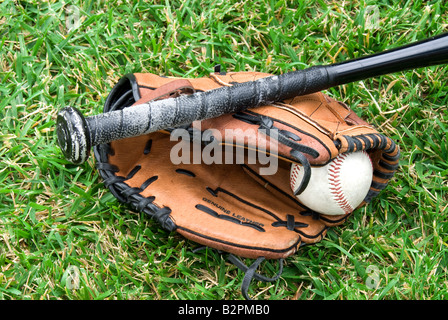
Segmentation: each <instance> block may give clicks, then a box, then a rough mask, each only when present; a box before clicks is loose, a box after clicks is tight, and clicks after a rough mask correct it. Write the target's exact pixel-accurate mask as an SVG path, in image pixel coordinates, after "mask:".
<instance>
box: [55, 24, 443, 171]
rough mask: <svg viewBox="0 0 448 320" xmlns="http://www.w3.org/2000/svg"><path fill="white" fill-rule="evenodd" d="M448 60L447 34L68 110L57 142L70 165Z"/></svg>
mask: <svg viewBox="0 0 448 320" xmlns="http://www.w3.org/2000/svg"><path fill="white" fill-rule="evenodd" d="M446 62H448V33H447V34H442V35H440V36H437V37H433V38H429V39H426V40H424V41H420V42H416V43H413V44H410V45H407V46H404V47H400V48H397V49H392V50H388V51H384V52H381V53H378V54H374V55H371V56H366V57H362V58H358V59H352V60H348V61H346V62H342V63H337V64H333V65H327V66H316V67H311V68H308V69H304V70H299V71H294V72H289V73H285V74H282V75H278V76H271V77H266V78H262V79H259V80H256V81H250V82H244V83H238V84H235V85H233V86H231V87H227V86H224V87H221V88H218V89H214V90H210V91H206V92H200V93H195V94H192V95H185V96H180V97H178V98H171V99H165V100H159V101H154V102H150V103H145V104H140V105H136V106H133V107H131V108H125V109H123V110H117V111H111V112H107V113H103V114H100V115H95V116H91V117H88V118H84V117H83V116H82V114H81V113H80V112H79V111H78V110H76V109H75V108H72V107H66V108H64V109H62V110H61V111H60V112H59V114H58V119H57V136H58V143H59V146H60V148H61V150H62V151H63V153H64V156H65V157H66V158H67V159H68V160H70V161H71V162H73V163H82V162H84V161H85V160H86V159H87V158H88V155H89V152H90V148H91V147H92V146H94V145H98V144H102V143H108V142H111V141H113V140H119V139H123V138H128V137H133V136H139V135H143V134H147V133H150V132H155V131H158V130H161V129H166V128H173V127H177V126H181V125H184V124H189V123H191V122H193V121H195V120H203V119H209V118H214V117H218V116H220V115H223V114H227V113H233V112H238V111H242V110H246V109H248V108H253V107H257V106H260V105H265V104H269V103H272V102H275V101H280V100H284V99H288V98H292V97H294V96H298V95H305V94H310V93H313V92H318V91H321V90H324V89H328V88H331V87H334V86H336V85H341V84H345V83H350V82H354V81H358V80H362V79H367V78H370V77H374V76H379V75H383V74H386V73H392V72H398V71H403V70H407V69H411V68H420V67H425V66H430V65H436V64H442V63H446Z"/></svg>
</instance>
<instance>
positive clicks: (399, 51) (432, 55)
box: [328, 33, 448, 85]
mask: <svg viewBox="0 0 448 320" xmlns="http://www.w3.org/2000/svg"><path fill="white" fill-rule="evenodd" d="M447 62H448V33H444V34H441V35H438V36H436V37H431V38H428V39H425V40H421V41H418V42H414V43H411V44H409V45H406V46H402V47H399V48H395V49H391V50H386V51H383V52H380V53H377V54H373V55H370V56H366V57H361V58H358V59H352V60H348V61H344V62H340V63H336V64H333V65H330V66H328V68H329V70H328V72H329V73H330V74H331V75H332V78H333V83H334V85H341V84H346V83H350V82H355V81H359V80H363V79H368V78H372V77H377V76H380V75H384V74H388V73H394V72H400V71H405V70H409V69H417V68H422V67H428V66H433V65H438V64H445V63H447Z"/></svg>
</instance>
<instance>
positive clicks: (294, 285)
mask: <svg viewBox="0 0 448 320" xmlns="http://www.w3.org/2000/svg"><path fill="white" fill-rule="evenodd" d="M0 12H1V13H0V97H1V99H0V117H1V119H2V121H1V122H0V299H2V300H4V299H14V300H22V299H23V300H24V299H34V300H38V299H44V300H50V299H64V300H70V299H74V300H80V299H86V300H87V299H112V300H114V299H148V300H162V299H163V300H177V299H198V300H199V299H208V300H217V299H228V300H237V299H238V300H239V299H243V297H242V295H241V291H240V286H241V283H242V280H243V277H244V273H243V272H241V271H240V270H239V269H238V268H237V267H236V266H235V265H233V264H232V263H230V262H229V260H228V259H227V255H226V254H225V253H219V252H217V251H214V250H201V251H193V249H195V248H198V247H199V246H198V245H197V244H196V243H193V242H191V241H189V240H186V239H184V238H182V237H181V236H180V235H179V234H177V233H175V232H171V233H170V232H168V231H165V230H164V229H162V228H161V227H160V226H159V225H158V224H157V222H156V221H153V220H151V219H149V218H148V217H147V216H145V215H143V214H139V213H137V212H134V211H132V210H131V209H130V208H129V207H128V206H126V205H123V204H120V203H119V202H118V200H116V199H115V198H114V196H113V195H112V194H111V193H110V192H109V191H108V189H107V188H106V187H105V186H104V185H103V183H102V180H101V178H100V177H99V174H98V172H97V170H96V169H95V159H93V157H91V158H90V159H89V161H88V162H86V163H84V164H82V165H80V166H76V165H72V164H70V163H68V162H67V161H66V160H64V158H63V156H62V154H61V152H60V150H59V148H58V146H57V143H56V139H55V121H56V115H57V112H58V110H60V109H61V108H62V107H64V106H67V105H71V106H75V107H77V108H79V109H80V110H81V111H82V112H83V113H84V114H85V115H94V114H98V113H100V112H102V106H103V104H104V102H105V99H106V97H107V94H108V93H109V91H110V90H111V88H112V87H113V85H114V84H115V83H116V82H117V81H118V79H119V78H120V77H121V76H123V75H124V74H126V73H130V72H151V73H155V74H159V75H166V76H181V77H202V76H207V75H208V74H209V73H210V72H213V67H214V65H216V64H221V65H222V67H223V69H224V70H227V71H262V72H269V73H272V74H281V73H284V72H288V71H292V70H298V69H303V68H306V67H309V66H313V65H318V64H329V63H333V62H338V61H344V60H346V59H349V58H354V57H359V56H362V55H366V54H371V53H375V52H380V51H383V50H386V49H390V48H394V47H396V46H400V45H405V44H408V43H410V42H413V41H416V40H420V39H425V38H428V37H430V36H434V35H438V34H440V33H443V32H446V31H448V13H447V12H448V3H447V2H444V1H419V0H416V1H411V0H409V1H388V0H380V1H369V0H364V1H358V0H357V1H354V0H347V1H343V2H337V1H323V0H303V1H283V0H279V1H247V2H244V1H233V0H226V1H209V0H206V1H196V0H190V1H188V0H187V1H168V0H167V1H131V2H129V3H125V2H122V1H110V2H107V3H106V2H104V1H71V2H69V1H67V2H66V3H64V2H56V1H9V0H0ZM447 80H448V68H447V66H434V67H427V68H424V69H417V70H410V71H407V72H400V73H395V74H390V75H385V76H382V77H377V78H374V79H368V80H364V81H359V82H355V83H352V84H347V85H343V86H339V87H336V88H332V89H329V90H327V91H326V93H327V94H329V95H330V96H332V97H333V98H335V99H338V100H340V101H343V102H345V103H347V104H349V105H350V106H351V107H352V109H353V110H354V111H355V112H356V113H357V114H358V115H359V116H361V117H362V118H364V119H365V120H366V121H368V122H370V123H372V124H374V125H376V126H377V127H378V128H379V131H380V132H382V133H384V134H385V135H387V136H389V137H391V138H392V139H393V140H395V141H396V142H397V143H398V144H399V146H400V148H401V153H402V157H401V160H400V166H399V169H398V171H397V173H396V175H395V177H394V179H393V180H392V181H391V182H390V184H389V186H388V187H387V189H386V190H384V191H383V192H382V193H381V194H380V195H379V196H378V197H377V198H375V199H374V200H373V201H372V202H371V203H370V204H369V205H368V206H367V207H365V208H363V209H360V210H358V211H357V212H355V214H354V215H353V216H352V217H351V219H350V220H349V221H348V222H347V223H345V224H344V225H342V226H339V227H335V228H332V229H330V231H329V232H328V234H327V236H326V237H325V239H324V240H323V241H321V242H320V243H318V244H316V245H314V246H308V247H304V248H302V249H301V250H300V251H299V252H298V253H297V254H295V255H294V256H292V257H290V258H288V259H286V260H285V266H284V272H283V274H282V276H281V278H280V279H279V280H278V281H275V282H271V283H264V282H257V281H253V283H252V284H251V287H250V290H249V294H250V295H251V296H252V297H253V298H254V299H260V300H268V299H275V300H280V299H282V300H287V299H298V300H313V299H314V300H323V299H330V300H338V299H340V300H366V299H368V300H376V299H378V300H411V299H412V300H442V299H443V300H445V299H448V276H447V267H448V248H447V241H448V221H447V220H448V219H447V216H448V201H447V200H448V182H447V180H448V179H447V175H448V160H447V159H448V107H447V104H448V96H447V93H448V83H447ZM245 262H247V263H251V262H252V261H251V260H250V259H247V260H245ZM277 268H278V263H277V262H276V261H266V262H265V263H263V264H262V265H261V266H260V267H259V269H258V272H260V273H262V274H264V275H267V276H273V275H274V274H275V272H276V271H277ZM76 276H79V278H77V277H76Z"/></svg>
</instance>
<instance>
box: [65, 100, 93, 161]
mask: <svg viewBox="0 0 448 320" xmlns="http://www.w3.org/2000/svg"><path fill="white" fill-rule="evenodd" d="M56 132H57V138H58V144H59V148H61V150H62V153H63V154H64V157H65V158H66V159H67V160H69V161H70V162H72V163H74V164H80V163H83V162H84V161H86V160H87V158H88V157H89V152H90V147H91V143H90V131H89V127H88V126H87V122H86V119H85V118H84V116H83V115H82V114H81V112H80V111H79V110H77V109H75V108H73V107H65V108H63V109H62V110H61V111H60V112H59V113H58V117H57V120H56Z"/></svg>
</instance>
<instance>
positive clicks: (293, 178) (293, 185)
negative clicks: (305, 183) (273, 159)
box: [290, 166, 300, 192]
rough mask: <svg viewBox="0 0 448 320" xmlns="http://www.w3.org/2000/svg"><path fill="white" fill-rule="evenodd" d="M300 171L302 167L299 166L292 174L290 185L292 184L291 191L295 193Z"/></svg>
mask: <svg viewBox="0 0 448 320" xmlns="http://www.w3.org/2000/svg"><path fill="white" fill-rule="evenodd" d="M299 171H300V167H299V166H295V167H294V168H293V169H292V173H291V175H292V177H291V180H290V184H291V189H292V191H293V192H294V191H295V184H296V179H297V177H298V176H299Z"/></svg>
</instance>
